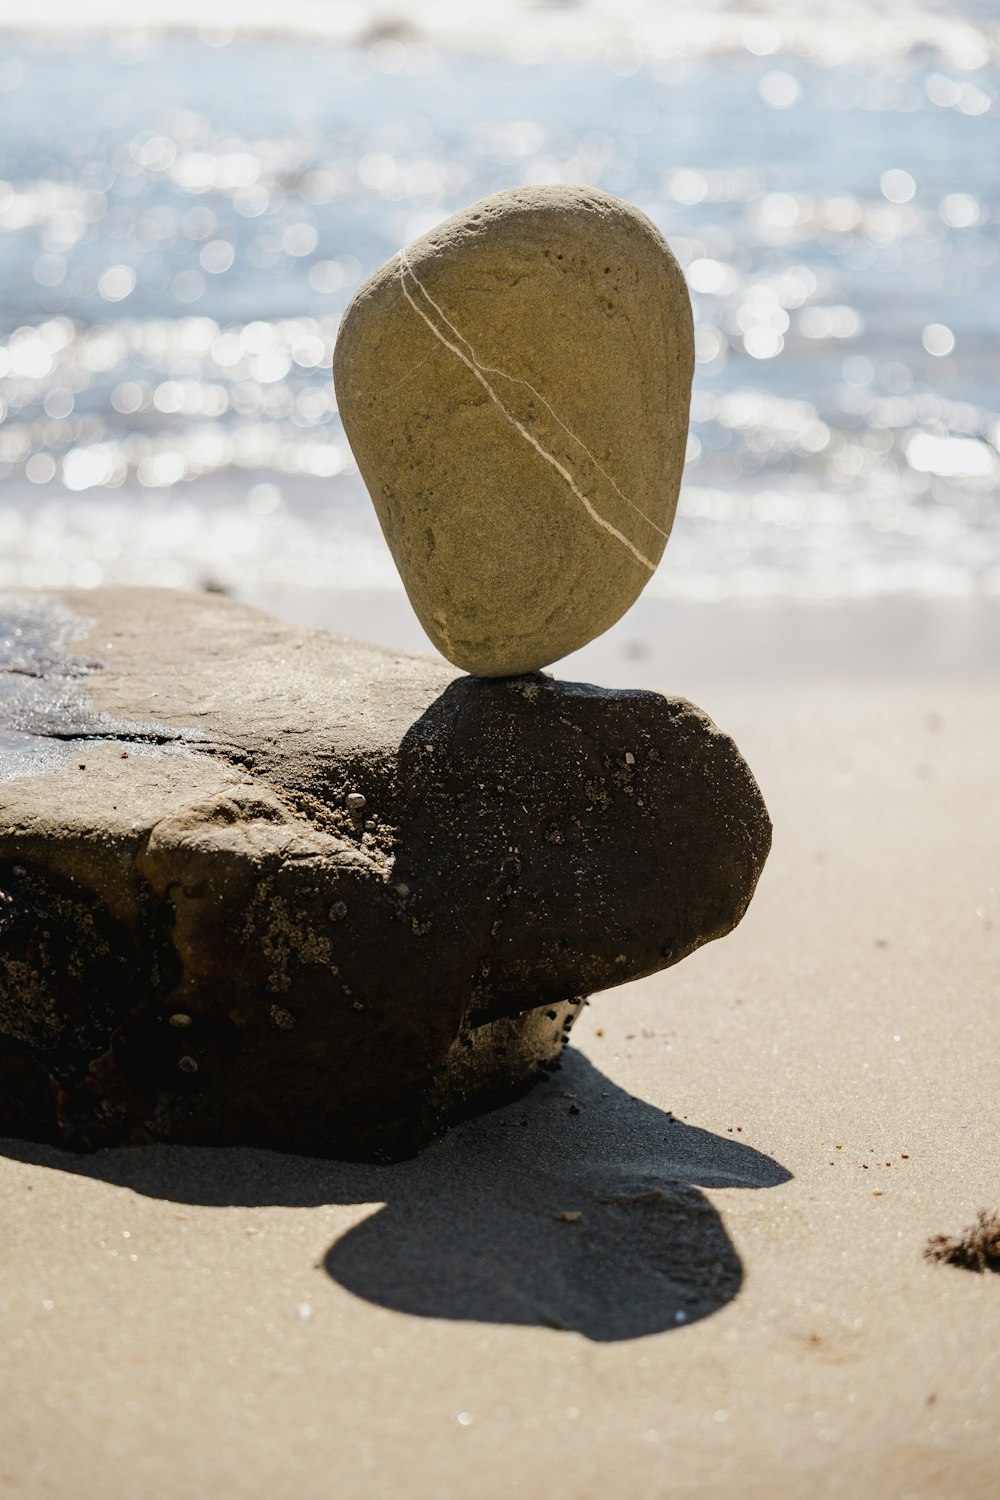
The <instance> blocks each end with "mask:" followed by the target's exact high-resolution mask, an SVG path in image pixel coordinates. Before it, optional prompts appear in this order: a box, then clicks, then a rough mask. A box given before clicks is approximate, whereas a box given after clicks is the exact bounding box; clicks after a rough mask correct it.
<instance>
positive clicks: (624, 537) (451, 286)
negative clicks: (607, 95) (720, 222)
mask: <svg viewBox="0 0 1000 1500" xmlns="http://www.w3.org/2000/svg"><path fill="white" fill-rule="evenodd" d="M693 363H694V340H693V332H692V323H691V307H690V301H689V299H688V294H687V288H686V286H685V283H684V277H683V274H682V273H681V270H680V267H679V266H678V264H677V261H676V260H675V259H674V256H673V255H672V254H671V251H670V249H669V248H668V246H667V244H666V242H665V241H664V239H663V237H662V236H661V234H660V233H659V231H658V230H657V229H656V228H655V226H654V225H653V224H652V223H651V222H650V220H649V219H648V218H646V216H645V214H643V213H641V212H640V211H639V210H638V209H637V208H634V207H632V206H631V205H630V204H628V203H623V202H622V201H620V200H619V199H617V198H612V197H609V196H608V195H607V194H606V193H601V192H598V191H597V190H596V189H594V188H584V187H565V186H564V187H531V188H517V189H514V190H512V191H509V192H503V193H497V194H496V195H495V196H494V197H491V198H484V199H483V200H482V201H481V202H479V203H475V204H473V205H472V207H471V208H469V209H467V210H466V211H465V212H464V213H460V214H457V215H456V216H455V217H454V218H452V219H449V220H447V221H446V222H445V223H443V224H441V225H440V226H439V227H438V228H437V229H434V230H432V231H431V232H430V233H429V234H425V235H424V236H423V237H422V238H421V239H418V240H416V241H415V242H414V243H413V244H412V245H410V246H408V247H407V248H406V249H405V250H402V251H400V253H399V254H398V255H395V256H393V258H392V259H391V260H390V261H388V262H387V263H386V264H385V265H383V266H382V267H381V268H380V269H379V270H378V271H376V272H375V274H374V275H373V276H372V277H371V278H370V279H369V280H368V281H367V282H366V283H365V284H364V285H363V286H362V287H361V289H360V290H359V291H358V293H357V295H356V296H355V298H354V300H353V301H352V302H351V304H350V306H349V307H348V309H347V312H346V314H345V316H344V320H343V322H342V324H341V328H340V333H339V336H338V339H337V347H336V351H335V354H334V379H335V383H336V391H337V402H338V406H339V408H340V414H341V418H342V420H343V423H344V429H345V431H346V433H347V436H348V439H349V440H350V444H351V448H352V449H353V452H354V455H355V457H356V459H357V462H358V467H359V469H360V470H361V474H362V476H363V478H364V480H365V483H366V484H367V486H368V490H369V493H370V494H371V497H372V500H373V502H374V505H375V509H376V511H377V513H378V518H379V521H380V523H381V526H382V530H383V532H384V533H385V537H386V540H387V542H388V544H389V547H390V548H391V550H392V554H393V557H394V558H395V560H396V565H397V567H398V568H399V571H400V574H401V575H402V579H403V582H404V584H405V586H406V591H407V593H408V594H409V597H410V601H411V603H412V604H413V607H414V609H415V611H416V613H417V615H418V617H419V619H420V622H421V624H422V625H423V627H424V629H425V630H426V631H427V634H428V635H429V636H430V638H431V640H432V641H433V642H434V644H435V645H436V646H437V647H438V649H439V650H440V651H441V652H442V653H443V655H444V656H446V657H447V658H448V660H449V661H452V662H454V663H455V664H456V666H459V667H462V668H463V669H464V670H465V671H468V672H475V673H479V674H481V675H483V676H506V675H510V674H514V673H519V672H530V671H534V670H536V669H538V668H540V667H543V666H545V665H547V664H548V663H549V662H553V661H556V660H558V659H559V658H560V657H562V656H565V655H566V654H567V653H568V652H570V651H574V650H576V649H577V648H578V647H580V646H582V645H584V644H585V643H586V642H587V641H589V640H591V639H593V637H594V636H596V635H599V634H600V633H601V632H602V631H603V630H606V629H607V628H608V627H609V626H610V625H612V624H614V622H615V621H616V620H617V619H618V618H619V617H620V616H621V615H622V614H623V613H624V612H625V610H626V609H628V608H629V606H630V605H631V604H632V603H633V601H634V600H635V599H636V598H637V597H638V595H639V593H640V591H641V590H642V588H643V587H644V586H645V584H646V583H648V581H649V578H650V576H651V574H652V573H653V571H654V569H655V568H656V565H657V563H658V561H659V559H660V556H661V554H662V552H663V548H664V546H665V545H666V541H667V537H668V536H669V534H670V528H671V524H672V522H673V518H674V511H675V509H676V505H677V495H678V490H679V487H680V480H681V470H682V468H683V464H684V453H685V447H686V439H687V426H688V407H689V403H690V391H691V376H692V370H693Z"/></svg>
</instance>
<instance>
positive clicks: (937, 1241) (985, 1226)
mask: <svg viewBox="0 0 1000 1500" xmlns="http://www.w3.org/2000/svg"><path fill="white" fill-rule="evenodd" d="M924 1254H925V1255H926V1257H927V1259H928V1260H942V1261H946V1262H947V1263H948V1265H950V1266H961V1267H962V1269H963V1270H964V1271H979V1272H980V1273H982V1272H983V1271H997V1272H1000V1213H997V1212H993V1213H989V1212H988V1211H987V1210H986V1209H985V1208H981V1209H980V1210H979V1215H978V1217H977V1219H976V1222H975V1223H974V1224H970V1225H968V1226H967V1228H965V1229H963V1230H962V1232H961V1234H935V1235H934V1236H933V1237H932V1238H931V1239H929V1240H928V1241H927V1247H926V1249H925V1250H924Z"/></svg>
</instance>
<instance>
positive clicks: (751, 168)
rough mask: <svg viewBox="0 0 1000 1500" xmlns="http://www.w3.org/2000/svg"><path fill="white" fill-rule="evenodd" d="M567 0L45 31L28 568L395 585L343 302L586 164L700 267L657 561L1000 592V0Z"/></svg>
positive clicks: (25, 437) (814, 586)
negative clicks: (871, 39) (681, 483)
mask: <svg viewBox="0 0 1000 1500" xmlns="http://www.w3.org/2000/svg"><path fill="white" fill-rule="evenodd" d="M515 9H516V7H515ZM565 11H566V13H572V15H574V16H575V17H576V20H577V22H579V23H580V24H579V27H578V30H579V37H578V42H577V45H576V47H575V50H574V51H573V52H572V55H568V54H567V53H566V52H565V51H562V52H560V51H559V50H558V48H556V47H555V44H554V43H553V41H552V38H553V37H554V36H556V35H557V34H558V35H563V34H564V33H565V22H566V14H559V15H556V14H549V15H546V16H544V17H536V20H537V23H538V24H537V25H536V24H535V22H534V21H532V22H531V24H530V25H529V24H528V22H527V21H526V20H525V21H523V24H521V26H520V32H519V36H520V43H519V45H520V47H521V52H523V53H524V56H523V57H521V58H520V60H512V59H511V56H510V49H507V51H506V52H505V53H498V52H496V51H495V50H494V51H493V52H492V53H488V52H487V51H486V47H487V44H488V34H489V30H490V25H491V24H495V23H496V17H494V21H493V22H491V23H486V22H484V23H483V28H482V30H481V33H480V34H479V45H480V46H481V50H480V51H479V52H476V51H475V50H473V51H471V52H467V53H463V52H461V51H460V50H458V41H464V42H466V43H468V44H469V45H470V46H473V47H474V46H475V45H476V38H475V37H472V36H471V35H466V33H468V31H469V26H468V24H466V25H465V30H464V31H462V29H461V28H459V30H458V31H457V32H456V33H455V36H456V38H457V41H456V42H455V43H454V44H453V46H452V47H451V49H450V50H446V49H445V48H444V47H443V46H442V45H441V37H442V36H443V31H442V30H441V26H443V22H442V21H441V18H442V17H443V16H445V14H446V12H447V7H437V8H429V11H428V15H429V19H427V18H423V17H422V24H423V25H424V27H425V34H424V35H422V36H421V35H417V34H416V32H415V30H414V29H413V28H410V29H409V30H407V29H406V28H404V29H403V30H401V31H399V32H398V33H392V34H390V33H389V32H387V31H382V32H380V33H378V34H374V33H372V34H368V35H364V31H365V26H366V25H367V24H368V20H370V12H369V11H366V10H365V8H364V7H361V6H355V7H353V8H352V9H351V10H350V14H349V15H348V8H346V7H345V8H344V9H343V10H341V9H340V8H338V13H339V14H340V16H341V22H342V23H343V25H345V26H347V25H348V22H349V21H350V23H351V24H353V25H354V26H355V30H354V31H353V32H351V33H350V40H348V39H347V33H345V34H344V39H342V40H337V41H333V42H330V41H327V42H325V43H323V44H322V45H319V44H316V43H315V42H312V43H310V44H309V45H304V44H303V43H302V42H299V41H296V40H295V39H294V38H292V39H286V40H285V41H284V42H282V43H281V44H280V45H279V44H272V45H269V46H263V45H260V44H259V43H256V42H253V41H241V42H238V43H234V44H232V45H221V44H220V43H223V42H225V41H226V40H227V38H226V35H225V34H224V32H216V33H213V34H211V35H208V34H205V35H203V36H202V37H201V38H198V37H188V38H186V39H184V38H182V39H178V38H176V37H173V38H164V37H162V36H161V37H157V36H156V35H155V34H153V33H152V32H149V31H147V32H145V33H143V34H142V35H141V36H140V35H139V34H137V33H128V34H125V33H121V34H118V35H117V36H116V38H115V40H114V44H113V46H111V47H108V46H106V45H102V44H100V43H95V42H94V41H93V40H87V39H86V38H80V39H77V40H75V41H73V40H69V41H67V39H66V38H59V40H58V44H56V42H55V41H53V40H52V39H51V38H50V39H49V40H43V41H39V40H38V38H37V37H36V38H35V39H34V40H31V41H28V40H26V39H24V38H21V39H19V40H15V42H14V44H13V45H11V46H8V48H7V50H6V52H5V57H4V60H3V62H2V64H0V108H2V110H3V115H4V119H5V122H6V125H5V128H4V130H3V135H2V137H0V139H2V141H3V145H2V146H0V179H2V180H0V273H2V277H3V280H2V283H0V284H2V285H3V286H4V294H3V301H2V303H0V476H2V478H3V488H2V491H0V583H7V584H9V583H27V582H30V581H35V582H39V583H56V582H67V581H70V582H72V581H78V582H83V583H98V582H101V581H119V580H121V581H124V580H128V581H142V582H171V583H197V582H199V581H201V580H203V579H204V578H206V577H207V578H210V579H212V580H215V581H219V582H221V583H223V584H226V585H229V586H236V587H241V586H243V587H249V586H251V585H260V584H261V583H262V582H263V583H266V584H267V585H268V586H273V587H276V588H280V587H287V586H316V587H322V586H323V585H324V584H329V585H332V586H339V587H345V586H352V585H354V586H357V585H360V584H364V585H366V586H376V587H383V586H384V587H392V586H394V585H395V575H394V572H393V569H392V565H391V562H390V561H389V560H388V557H387V554H386V553H385V549H384V544H383V543H382V541H381V538H380V535H379V533H378V529H377V526H376V524H375V521H374V517H373V515H372V513H371V509H370V506H369V504H368V502H367V500H366V498H365V496H364V492H363V489H362V487H361V484H360V480H359V479H358V476H357V473H356V469H355V467H354V464H353V460H352V457H351V454H350V450H349V448H348V446H347V444H346V441H345V438H344V434H343V431H342V429H341V426H340V422H339V418H338V415H337V412H336V404H335V400H334V396H333V390H332V383H331V381H330V376H329V361H330V355H331V351H332V345H333V342H334V339H335V336H336V329H337V325H338V322H339V317H340V314H341V312H342V310H343V307H344V306H345V305H346V302H347V300H348V299H349V297H350V295H351V293H352V291H353V290H354V288H355V287H356V286H357V284H358V282H359V281H360V279H362V277H363V276H364V275H366V274H367V273H368V271H369V270H371V269H373V268H374V266H375V265H376V264H378V263H379V262H380V261H381V260H383V259H384V258H386V257H387V256H388V255H390V254H391V253H392V252H393V251H394V250H395V249H396V248H397V247H398V246H399V244H400V243H402V242H404V241H405V240H407V239H409V238H411V237H413V236H414V235H415V234H417V233H419V232H421V231H422V230H424V229H426V228H428V227H429V226H430V225H431V224H433V223H434V222H436V221H437V220H439V219H440V218H442V217H444V216H445V215H446V214H448V213H450V212H452V211H454V210H455V209H457V208H460V207H462V206H463V205H464V204H465V203H467V202H469V201H471V200H472V199H473V198H475V197H477V196H481V195H482V194H485V193H488V192H491V191H494V190H496V189H497V188H499V187H501V186H509V185H512V184H515V183H517V182H542V181H551V180H583V181H588V182H592V183H594V184H595V185H597V186H599V187H602V188H604V189H605V190H607V191H609V192H613V193H617V194H620V195H621V196H625V197H628V198H630V199H632V201H634V202H636V203H638V204H639V205H640V206H641V207H643V208H644V209H645V210H646V211H647V212H648V213H649V214H650V215H651V217H652V218H653V219H654V221H655V222H656V223H657V224H658V225H659V226H660V227H661V228H662V229H663V230H664V232H665V233H666V234H667V236H668V238H669V239H670V242H671V244H672V245H673V247H674V249H675V251H676V252H677V254H678V257H679V259H680V260H681V262H682V264H683V265H684V267H685V270H686V274H687V277H688V281H689V285H690V287H691V291H692V300H693V304H694V311H695V321H696V348H697V357H698V366H697V374H696V381H695V394H694V402H693V407H692V429H691V440H690V442H689V447H688V469H687V476H686V484H685V489H684V492H683V495H682V499H681V505H680V511H679V521H678V525H677V527H676V529H675V534H674V538H673V540H672V542H671V546H670V552H669V559H670V562H669V567H668V569H666V570H664V572H663V573H661V574H660V575H658V577H657V579H656V580H655V581H654V588H665V589H666V590H667V591H668V592H670V593H672V594H675V595H676V594H685V593H688V594H694V595H697V596H699V597H702V596H705V595H706V594H710V595H713V596H714V595H716V594H718V595H723V596H724V595H727V594H747V593H752V594H764V595H768V594H775V595H788V594H795V595H802V594H804V595H817V594H818V595H823V596H828V595H831V594H832V595H837V594H855V593H859V592H860V593H864V592H868V593H881V592H895V591H897V590H900V589H907V590H918V591H923V592H942V591H943V592H949V593H955V592H957V593H961V592H972V591H987V592H995V591H998V590H1000V547H998V539H1000V524H998V512H997V505H996V499H995V495H996V484H997V478H998V476H1000V454H998V447H1000V414H998V411H997V405H996V383H995V374H994V373H993V371H994V361H995V353H994V351H995V348H996V343H997V338H998V336H1000V309H998V305H997V302H996V298H995V297H994V296H993V295H992V294H991V286H992V284H993V282H994V281H995V275H996V265H997V258H998V257H997V251H998V243H997V242H998V233H997V219H998V214H1000V201H998V198H997V189H996V179H995V171H994V164H995V160H996V150H997V145H998V140H997V128H996V113H997V106H996V104H995V102H994V101H995V98H996V94H997V87H998V82H1000V73H998V69H997V59H996V56H995V51H996V41H995V36H994V29H993V28H991V26H990V25H989V23H988V16H985V17H984V16H983V15H982V14H981V13H980V11H979V10H977V9H976V7H974V6H973V7H969V8H968V9H967V13H966V14H965V15H964V17H956V16H955V14H954V12H952V11H945V10H944V9H943V8H941V7H935V6H910V7H908V8H906V7H902V8H899V9H897V10H894V12H893V15H892V17H891V18H884V17H882V16H880V15H879V13H878V11H877V10H875V9H871V8H866V7H864V6H861V7H859V8H858V15H859V17H860V20H859V21H858V25H857V26H854V25H853V24H852V26H851V27H848V26H845V25H840V26H831V27H829V28H827V30H826V31H824V30H823V28H822V27H818V26H811V27H809V28H805V29H803V27H801V26H799V24H798V21H797V20H796V12H795V11H794V9H790V8H789V7H782V6H775V7H772V8H771V9H770V10H768V11H767V12H766V13H765V12H764V11H761V12H760V13H759V14H757V16H756V19H750V20H748V19H747V17H746V16H745V14H744V13H743V12H742V11H737V10H735V9H733V8H730V7H727V6H720V7H717V8H716V9H715V10H713V11H712V12H711V15H710V17H709V13H708V12H701V11H699V10H698V9H697V8H689V9H686V10H684V12H683V15H684V24H683V25H681V26H680V27H679V30H678V31H677V32H676V34H675V35H674V37H673V40H671V39H670V38H668V37H667V36H666V32H665V28H664V27H663V26H662V24H661V23H660V22H659V21H658V20H657V16H656V12H655V8H651V7H644V6H641V5H640V6H635V5H633V6H630V7H627V8H626V15H625V21H626V22H627V24H625V25H624V26H622V27H619V30H618V32H617V33H616V35H617V37H618V40H617V41H615V40H613V39H612V38H611V36H610V32H609V30H608V27H609V26H610V21H609V20H608V16H607V15H606V13H605V10H604V9H603V8H602V7H601V6H599V5H592V6H589V7H566V8H565ZM307 12H308V14H307ZM439 12H440V14H439ZM324 13H325V11H324ZM519 13H520V12H519ZM255 14H256V13H254V12H252V10H251V12H248V13H247V18H248V24H252V23H253V21H254V16H255ZM317 14H318V13H316V12H314V10H313V8H312V7H305V8H303V9H302V11H301V13H297V24H298V23H301V25H303V26H305V25H306V23H307V21H308V23H309V24H310V25H311V24H312V23H313V22H314V21H315V20H316V15H317ZM450 14H452V15H453V17H454V14H455V13H454V12H453V11H452V12H450ZM699 15H700V16H701V19H699ZM351 17H353V21H352V20H351ZM366 17H367V18H368V20H366ZM435 17H436V18H437V19H436V20H435ZM7 19H8V24H9V19H10V18H9V17H8V18H7ZM439 22H440V23H441V25H440V26H439V27H438V31H437V32H435V26H436V25H438V23H439ZM338 24H340V23H338ZM560 28H562V31H560ZM866 28H867V30H868V32H869V33H871V35H875V34H877V35H878V36H879V37H880V38H881V41H882V42H883V43H884V44H885V45H884V46H883V48H882V50H881V51H879V52H878V53H877V54H875V53H872V54H870V55H872V56H876V55H877V57H878V63H877V65H872V66H871V67H868V66H866V65H865V64H864V59H863V58H862V57H861V56H860V55H859V54H858V52H857V41H858V36H859V35H860V34H863V33H865V30H866ZM285 29H286V30H287V29H288V28H287V27H286V28H285ZM293 29H294V28H293ZM678 36H680V37H681V39H682V41H683V45H681V46H679V47H678V46H677V45H675V43H676V41H677V37H678ZM129 37H131V38H132V40H131V41H130V40H129ZM359 37H360V38H361V40H360V41H359ZM623 38H624V40H623ZM823 38H825V39H826V41H825V43H824V45H826V48H827V51H826V52H825V53H823V52H822V48H821V47H820V42H821V40H822V39H823ZM532 39H533V43H532V45H533V46H534V52H531V47H530V46H528V42H531V41H532ZM587 39H589V40H587ZM584 42H586V45H584ZM588 48H589V50H588ZM630 49H631V50H630ZM831 49H832V50H831ZM838 49H839V50H838ZM852 49H853V50H852ZM514 51H515V52H516V51H517V48H516V47H515V48H514ZM529 53H531V56H530V57H529V56H528V54H529ZM568 56H569V60H567V57H568ZM847 63H850V64H851V67H847V66H845V64H847ZM262 486H269V487H270V491H271V492H272V498H273V495H277V496H278V497H279V501H278V503H277V504H276V505H274V506H273V507H272V508H271V509H270V510H268V509H266V508H265V509H264V510H261V509H260V506H259V499H260V494H261V487H262ZM254 494H256V495H257V497H258V498H257V501H256V502H253V503H251V502H250V501H249V499H248V497H249V496H251V495H254ZM307 580H308V582H307Z"/></svg>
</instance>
